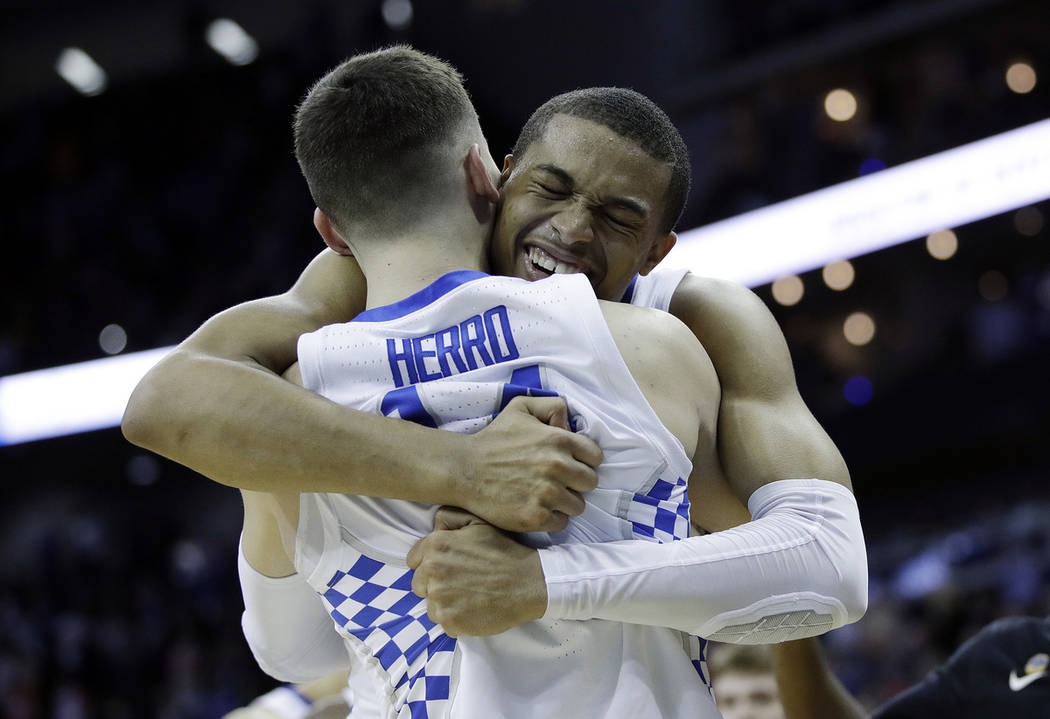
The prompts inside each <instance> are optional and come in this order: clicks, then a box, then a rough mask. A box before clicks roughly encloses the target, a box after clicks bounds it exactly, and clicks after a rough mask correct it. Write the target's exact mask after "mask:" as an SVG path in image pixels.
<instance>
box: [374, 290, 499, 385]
mask: <svg viewBox="0 0 1050 719" xmlns="http://www.w3.org/2000/svg"><path fill="white" fill-rule="evenodd" d="M386 354H387V359H388V361H389V362H390V374H391V375H392V376H393V379H394V386H395V387H402V386H404V385H406V384H416V383H417V382H429V381H431V380H435V379H440V378H442V377H451V376H452V375H454V374H459V373H461V372H467V371H469V370H474V369H477V368H478V367H488V366H490V365H494V364H499V363H500V362H509V361H511V360H516V359H518V357H519V356H520V354H519V352H518V346H517V344H516V343H515V342H514V335H513V334H512V333H511V329H510V317H509V316H508V314H507V307H506V306H505V305H499V306H498V307H491V308H489V309H488V310H486V311H485V312H484V313H482V314H480V315H474V316H473V317H468V318H467V319H465V320H463V321H462V322H460V323H459V324H458V325H452V326H451V327H446V328H445V329H443V330H441V331H440V332H435V333H434V334H429V335H422V336H420V337H412V338H411V339H409V338H389V339H387V341H386ZM450 359H451V362H450V361H449V360H450ZM402 368H403V369H404V371H403V372H402ZM406 378H407V382H406Z"/></svg>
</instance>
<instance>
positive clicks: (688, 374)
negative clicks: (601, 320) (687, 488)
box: [600, 302, 721, 456]
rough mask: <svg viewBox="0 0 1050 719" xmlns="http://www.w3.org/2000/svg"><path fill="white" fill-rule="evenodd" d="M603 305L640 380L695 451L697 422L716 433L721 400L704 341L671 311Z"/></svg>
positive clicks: (665, 421) (659, 411)
mask: <svg viewBox="0 0 1050 719" xmlns="http://www.w3.org/2000/svg"><path fill="white" fill-rule="evenodd" d="M600 304H601V307H602V313H603V314H604V315H605V321H606V324H608V326H609V332H610V333H611V334H612V337H613V340H615V342H616V346H617V348H618V349H619V350H620V354H621V355H622V357H623V359H624V362H626V363H627V367H628V369H629V370H630V372H631V375H632V376H633V377H634V379H635V382H636V383H637V384H638V386H639V387H640V388H641V390H642V392H643V394H644V395H645V397H646V399H647V400H648V401H649V404H650V405H651V406H652V407H653V409H654V410H655V411H656V414H657V416H659V417H660V420H661V421H662V422H663V424H664V425H665V426H666V427H667V428H668V429H670V430H671V431H672V432H673V433H674V434H675V436H677V437H678V438H679V439H680V440H681V441H682V444H683V446H685V447H686V449H687V452H688V453H689V454H690V456H691V455H692V454H693V452H694V451H695V447H696V440H697V428H698V424H697V423H699V426H701V427H704V428H705V429H706V430H707V431H709V432H711V433H712V434H713V432H714V426H715V422H716V419H717V413H718V406H719V403H720V401H721V388H720V386H719V382H718V375H717V374H716V372H715V368H714V365H713V364H712V363H711V359H710V358H709V357H708V356H707V352H706V351H705V350H704V347H703V345H702V344H701V343H700V341H699V340H698V339H697V338H696V336H695V335H694V334H693V332H691V331H690V329H689V328H688V327H687V326H686V325H685V324H684V323H683V322H682V321H681V320H679V319H678V318H676V317H674V316H673V315H671V314H669V313H667V312H662V311H660V310H656V309H652V308H648V307H635V306H633V305H628V304H622V303H619V302H601V303H600Z"/></svg>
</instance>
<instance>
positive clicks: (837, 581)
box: [540, 276, 867, 643]
mask: <svg viewBox="0 0 1050 719" xmlns="http://www.w3.org/2000/svg"><path fill="white" fill-rule="evenodd" d="M671 310H672V312H674V313H675V314H676V315H677V316H678V317H679V318H680V319H682V320H683V321H685V322H686V324H687V325H688V326H689V327H690V328H691V329H692V330H693V332H694V334H696V335H697V336H698V337H699V338H700V339H701V340H702V341H703V343H704V346H705V348H706V349H707V351H708V353H709V355H710V356H711V359H712V362H713V363H714V366H715V369H716V371H717V372H718V376H719V381H720V383H721V387H722V398H721V404H720V407H719V418H718V429H717V438H715V439H714V443H715V447H714V449H715V451H714V452H710V453H707V456H710V457H716V458H717V461H706V462H705V461H703V460H702V458H703V457H704V456H705V453H704V450H703V445H704V442H711V441H712V440H711V438H710V437H706V438H705V437H704V436H701V437H700V439H699V442H700V448H699V449H698V456H699V457H701V460H702V461H700V462H699V463H697V464H696V465H695V466H694V472H693V475H692V476H691V477H690V480H689V484H690V499H691V501H692V502H693V503H694V504H696V505H701V506H700V507H698V509H697V512H696V513H694V517H693V519H694V521H696V522H697V523H699V524H701V525H703V526H716V527H717V526H719V518H718V517H710V518H705V517H704V516H703V507H702V501H703V500H702V495H703V492H704V488H705V485H710V484H711V483H712V482H713V483H715V484H716V485H717V484H724V485H725V486H727V487H728V488H729V489H730V490H731V491H732V492H733V493H735V494H736V496H737V497H738V498H740V499H741V500H745V501H747V503H748V509H749V511H750V513H751V517H752V521H750V522H748V523H746V524H743V525H741V526H739V527H735V528H733V529H729V530H726V531H721V532H715V533H714V534H710V535H707V536H703V537H690V538H688V539H685V540H683V541H679V542H673V543H670V544H664V545H659V544H653V543H645V542H633V541H632V542H613V543H608V544H589V545H561V546H557V547H550V548H548V549H544V550H541V551H540V556H541V559H542V563H543V570H544V576H545V579H546V584H547V589H548V607H547V612H546V615H545V616H547V617H548V618H560V619H589V618H600V619H613V620H617V621H625V622H636V623H642V624H653V625H660V626H670V627H674V628H677V629H682V630H684V631H688V632H691V633H695V634H699V635H701V636H705V637H710V638H713V639H718V640H720V641H729V642H741V643H773V642H779V641H783V640H786V639H797V638H802V637H807V636H813V635H815V634H819V633H821V632H824V631H827V630H829V629H832V628H834V627H838V626H842V625H843V624H846V623H848V622H852V621H856V620H857V619H859V618H860V617H861V616H862V615H863V613H864V610H865V608H866V606H867V559H866V555H865V548H864V537H863V533H862V531H861V525H860V517H859V513H858V510H857V504H856V500H855V499H854V497H853V494H852V491H851V488H850V481H849V474H848V472H847V470H846V466H845V463H844V462H843V461H842V458H841V456H840V455H839V453H838V450H837V449H836V448H835V446H834V444H833V443H832V442H831V440H830V439H829V438H828V436H827V434H826V433H825V432H824V430H823V429H822V428H821V427H820V425H819V424H818V423H817V422H816V420H815V419H814V418H813V416H812V414H810V412H809V410H808V409H807V408H806V406H805V404H804V403H803V402H802V399H801V397H800V396H799V394H798V390H797V388H796V386H795V379H794V373H793V370H792V367H791V359H790V355H789V353H788V350H787V344H786V342H785V341H784V338H783V335H782V334H781V332H780V330H779V328H778V327H777V325H776V322H775V321H774V320H773V317H772V316H771V315H770V314H769V311H768V310H767V309H766V308H765V306H764V305H763V304H762V302H761V301H760V300H759V299H758V298H757V297H755V296H754V295H753V294H752V293H751V292H750V291H748V290H746V289H744V288H740V287H737V286H735V285H731V284H729V283H712V282H711V281H708V280H700V279H698V278H694V277H692V276H687V277H686V278H685V280H683V283H682V286H680V287H679V289H678V291H676V293H675V295H674V299H673V300H672V303H671Z"/></svg>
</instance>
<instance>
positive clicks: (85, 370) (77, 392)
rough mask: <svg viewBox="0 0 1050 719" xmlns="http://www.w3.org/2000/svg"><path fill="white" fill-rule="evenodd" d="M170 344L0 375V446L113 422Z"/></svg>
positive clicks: (117, 422) (55, 435) (89, 428)
mask: <svg viewBox="0 0 1050 719" xmlns="http://www.w3.org/2000/svg"><path fill="white" fill-rule="evenodd" d="M171 349H172V348H171V347H161V348H160V349H155V350H149V351H147V352H133V353H130V354H126V355H121V356H118V357H109V358H107V359H99V360H92V361H90V362H80V363H78V364H70V365H64V366H62V367H53V368H51V369H42V370H37V371H35V372H25V373H24V374H13V375H8V376H7V377H0V445H6V444H17V443H19V442H30V441H32V440H35V439H45V438H47V437H58V436H60V435H64V434H73V433H74V432H87V431H90V430H93V429H102V428H104V427H115V426H116V425H118V424H120V418H121V417H122V416H123V415H124V408H125V407H126V406H127V404H128V398H129V397H130V396H131V391H132V390H133V389H134V388H135V385H136V384H138V381H139V379H141V378H142V375H144V374H146V372H147V371H148V370H149V369H150V368H151V367H152V366H153V365H155V364H156V363H157V361H158V360H159V359H160V358H161V357H163V356H164V355H165V354H167V352H168V351H169V350H171Z"/></svg>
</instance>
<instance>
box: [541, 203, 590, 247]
mask: <svg viewBox="0 0 1050 719" xmlns="http://www.w3.org/2000/svg"><path fill="white" fill-rule="evenodd" d="M593 220H594V217H593V214H592V212H591V210H590V208H589V207H587V205H586V204H585V203H584V202H582V201H580V200H577V201H575V202H573V203H572V204H570V205H569V206H568V207H565V208H564V209H562V210H561V211H560V212H558V214H556V215H554V217H552V218H551V221H550V223H551V227H553V228H554V231H555V232H557V233H558V235H559V236H560V237H561V238H562V240H563V241H564V242H565V243H566V244H569V245H574V244H576V243H578V242H590V241H592V240H593V239H594V227H593Z"/></svg>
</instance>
